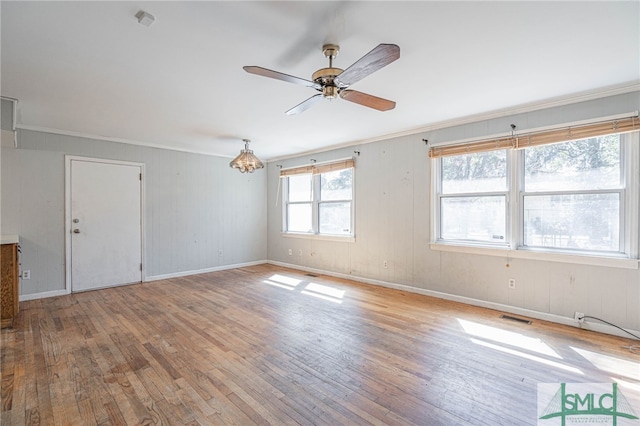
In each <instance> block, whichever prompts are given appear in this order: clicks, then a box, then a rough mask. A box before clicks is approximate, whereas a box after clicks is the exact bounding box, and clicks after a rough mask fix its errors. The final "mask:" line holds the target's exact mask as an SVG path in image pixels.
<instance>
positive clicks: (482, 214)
mask: <svg viewBox="0 0 640 426" xmlns="http://www.w3.org/2000/svg"><path fill="white" fill-rule="evenodd" d="M636 124H637V122H636ZM600 133H603V132H600ZM555 137H556V140H549V139H547V140H543V139H527V140H521V141H519V142H520V144H517V140H516V139H515V138H512V139H511V141H512V142H510V143H509V144H504V143H503V142H504V141H505V140H504V139H503V140H500V141H497V143H495V144H494V147H495V148H499V149H491V146H490V144H487V143H485V142H483V143H482V144H481V145H480V144H479V145H478V146H476V147H473V146H471V147H470V148H467V149H460V147H459V146H453V147H452V148H451V149H450V151H447V147H445V148H438V151H435V149H434V150H432V152H431V155H432V157H435V158H434V160H433V161H434V163H433V165H434V175H433V176H434V194H435V196H434V198H433V201H434V204H435V205H434V215H433V216H434V224H433V225H434V226H433V229H434V231H435V235H434V240H435V242H440V243H445V244H446V243H448V244H456V245H467V246H480V247H483V246H484V247H501V248H510V249H517V250H529V251H545V252H555V253H566V254H572V253H573V254H582V255H594V256H597V255H603V256H614V257H626V258H637V256H638V253H637V227H636V226H634V223H637V220H638V198H639V197H638V190H639V187H638V185H639V184H638V180H639V177H638V169H639V168H640V154H639V152H640V150H639V148H638V132H629V133H622V134H621V133H613V132H611V133H609V134H599V135H595V136H592V137H585V138H583V139H579V140H566V141H557V135H555ZM531 140H534V142H537V143H531ZM540 140H542V142H539V141H540ZM505 146H506V147H505ZM488 147H489V149H487V148H488ZM474 148H476V149H474ZM513 148H516V149H513Z"/></svg>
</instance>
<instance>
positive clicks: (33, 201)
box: [1, 130, 267, 298]
mask: <svg viewBox="0 0 640 426" xmlns="http://www.w3.org/2000/svg"><path fill="white" fill-rule="evenodd" d="M66 154H70V155H79V156H85V157H95V158H105V159H116V160H124V161H134V162H140V163H144V164H145V173H146V177H145V182H144V185H145V209H146V210H145V229H144V234H145V235H144V237H145V246H146V247H145V248H146V253H145V259H144V262H145V264H146V275H147V277H148V278H149V279H153V278H154V277H155V278H157V277H162V276H167V275H168V276H171V275H181V274H186V273H189V272H191V271H201V270H207V269H215V268H219V267H225V266H230V265H238V264H243V263H251V262H260V261H264V260H265V259H266V253H267V240H266V232H265V228H266V189H265V187H266V176H265V175H266V173H265V171H264V170H259V171H257V172H255V173H253V174H241V173H239V172H238V171H237V170H233V169H231V168H230V167H229V161H230V160H229V159H227V158H219V157H212V156H205V155H198V154H190V153H184V152H177V151H169V150H164V149H156V148H148V147H141V146H133V145H127V144H122V143H116V142H107V141H100V140H95V139H86V138H79V137H72V136H64V135H58V134H51V133H43V132H36V131H29V130H19V131H18V149H14V148H2V153H1V167H2V170H1V184H2V188H1V194H2V203H1V206H2V212H1V213H2V234H18V235H20V245H21V247H22V258H21V259H22V268H23V269H29V270H30V271H31V279H30V280H22V281H21V287H20V294H21V296H23V298H24V296H26V297H28V298H32V297H34V296H36V297H37V295H51V294H56V292H59V291H64V287H65V275H64V274H65V258H64V254H65V250H64V241H65V238H64V211H65V206H64V167H65V161H64V156H65V155H66ZM219 250H223V256H219Z"/></svg>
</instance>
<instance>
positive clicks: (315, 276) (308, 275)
mask: <svg viewBox="0 0 640 426" xmlns="http://www.w3.org/2000/svg"><path fill="white" fill-rule="evenodd" d="M304 275H305V276H307V277H314V278H318V276H317V275H313V274H304Z"/></svg>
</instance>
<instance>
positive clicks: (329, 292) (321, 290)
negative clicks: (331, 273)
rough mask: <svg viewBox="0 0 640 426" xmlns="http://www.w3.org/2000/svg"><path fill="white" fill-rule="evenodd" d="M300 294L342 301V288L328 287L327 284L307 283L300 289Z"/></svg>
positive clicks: (336, 301)
mask: <svg viewBox="0 0 640 426" xmlns="http://www.w3.org/2000/svg"><path fill="white" fill-rule="evenodd" d="M302 294H306V295H307V296H313V297H317V298H320V299H324V300H328V301H330V302H335V303H342V298H343V297H344V290H338V289H337V288H333V287H329V286H327V285H322V284H316V283H309V284H308V285H307V286H306V287H305V289H304V290H302Z"/></svg>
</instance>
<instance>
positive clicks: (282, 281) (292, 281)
mask: <svg viewBox="0 0 640 426" xmlns="http://www.w3.org/2000/svg"><path fill="white" fill-rule="evenodd" d="M301 282H302V280H299V279H296V278H291V277H287V276H284V275H280V274H274V275H272V276H270V277H269V278H268V279H266V280H264V281H263V283H265V284H269V285H272V286H274V287H280V288H284V289H285V290H293V289H295V288H296V287H297V286H298V284H300V283H301Z"/></svg>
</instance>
